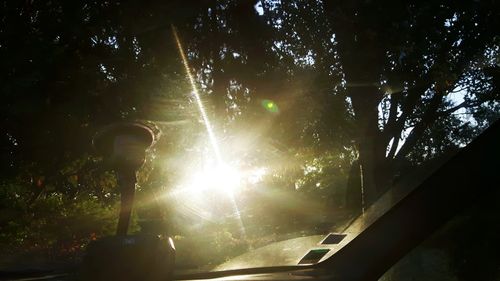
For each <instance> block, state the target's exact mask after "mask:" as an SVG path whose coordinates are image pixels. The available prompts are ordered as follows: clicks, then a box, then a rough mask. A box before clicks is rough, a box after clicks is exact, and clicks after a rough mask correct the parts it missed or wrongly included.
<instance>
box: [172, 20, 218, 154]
mask: <svg viewBox="0 0 500 281" xmlns="http://www.w3.org/2000/svg"><path fill="white" fill-rule="evenodd" d="M172 32H173V34H174V38H175V42H176V43H177V49H178V50H179V54H180V56H181V59H182V64H183V65H184V68H185V70H186V75H187V77H188V79H189V83H190V84H191V88H192V90H193V92H192V94H193V96H194V99H195V101H196V104H197V105H198V110H199V111H200V115H201V118H202V119H203V123H204V124H205V128H206V130H207V133H208V138H209V140H210V143H211V144H212V149H213V151H214V154H215V158H216V160H217V164H222V157H221V154H220V150H219V145H218V143H217V138H216V137H215V134H214V131H213V129H212V125H211V123H210V120H209V119H208V116H207V113H206V112H205V107H204V106H203V103H202V101H201V98H200V93H199V92H198V88H197V87H196V82H195V81H194V77H193V74H192V73H191V70H190V68H189V63H188V60H187V57H186V54H185V52H184V49H183V48H182V44H181V40H180V39H179V35H178V34H177V29H176V28H175V27H174V26H173V25H172Z"/></svg>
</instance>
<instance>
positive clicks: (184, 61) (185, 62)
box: [172, 25, 246, 237]
mask: <svg viewBox="0 0 500 281" xmlns="http://www.w3.org/2000/svg"><path fill="white" fill-rule="evenodd" d="M172 33H173V34H174V38H175V42H176V44H177V49H178V50H179V54H180V56H181V59H182V64H183V65H184V68H185V70H186V75H187V77H188V79H189V83H190V84H191V88H192V90H193V92H192V94H193V96H194V98H195V100H196V104H197V105H198V109H199V111H200V115H201V118H202V119H203V123H204V124H205V128H206V130H207V133H208V137H209V139H210V143H211V144H212V149H213V151H214V154H215V157H216V160H217V164H218V166H219V167H223V165H224V163H223V161H222V157H221V153H220V150H219V144H218V143H217V138H216V137H215V134H214V131H213V129H212V125H211V124H210V120H209V119H208V116H207V113H206V112H205V107H204V106H203V103H202V101H201V98H200V94H199V92H198V88H197V87H196V82H195V81H194V77H193V74H192V73H191V70H190V68H189V63H188V60H187V57H186V53H185V52H184V49H183V47H182V44H181V40H180V39H179V35H178V34H177V29H176V28H175V26H173V25H172ZM229 195H230V197H231V203H232V204H233V208H234V210H235V215H236V216H237V218H238V222H239V227H240V231H241V233H242V235H243V237H246V231H245V227H244V225H243V221H242V220H241V214H240V210H239V208H238V205H237V204H236V201H235V200H234V195H233V193H232V192H229Z"/></svg>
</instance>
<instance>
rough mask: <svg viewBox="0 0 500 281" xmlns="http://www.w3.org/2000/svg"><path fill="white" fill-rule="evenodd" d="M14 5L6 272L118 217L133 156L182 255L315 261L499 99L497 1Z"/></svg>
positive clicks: (152, 214)
mask: <svg viewBox="0 0 500 281" xmlns="http://www.w3.org/2000/svg"><path fill="white" fill-rule="evenodd" d="M0 11H1V12H0V22H1V23H0V54H1V55H0V58H1V61H2V63H1V64H0V71H1V77H2V82H1V83H0V84H1V85H0V91H1V93H2V102H1V103H0V116H1V118H0V122H1V124H0V127H1V128H2V130H1V134H0V141H1V142H0V145H1V150H0V157H1V158H0V159H1V161H0V165H1V168H0V248H1V249H2V251H1V253H0V271H12V270H27V269H51V268H64V267H68V266H71V265H74V264H77V263H79V262H80V260H81V258H82V256H83V254H84V252H85V249H86V246H87V245H88V244H89V243H90V242H92V241H96V240H99V239H101V238H103V237H106V236H112V235H115V232H116V229H117V224H118V214H119V210H120V194H121V193H123V192H124V190H125V189H123V188H122V187H119V186H120V184H121V183H123V178H122V176H121V175H120V171H123V170H122V169H124V168H123V167H125V166H127V165H128V166H127V168H130V167H131V166H130V165H132V164H130V163H132V162H133V163H134V165H135V164H137V167H136V166H134V167H136V168H137V173H135V170H134V171H133V172H134V174H136V178H134V180H136V183H135V200H134V203H133V209H132V214H131V220H130V225H129V226H128V234H137V235H146V234H153V235H162V236H165V237H167V236H168V237H171V238H172V239H173V242H174V244H175V247H176V270H178V271H179V272H181V271H182V272H200V271H213V270H225V269H236V268H244V267H266V266H280V265H297V264H299V263H305V264H309V263H315V262H318V261H320V260H321V259H324V258H326V257H328V255H331V254H333V251H331V252H329V253H328V254H327V252H328V251H330V249H332V248H331V247H330V246H325V245H323V244H321V242H322V241H323V239H325V237H326V236H327V235H328V234H329V233H334V234H336V235H338V236H332V237H330V239H333V240H336V241H337V242H336V243H332V245H333V244H338V243H341V241H342V240H343V239H344V238H345V237H348V238H347V239H346V240H345V241H344V242H342V243H346V241H349V239H351V238H352V237H350V236H349V235H354V234H353V232H352V231H354V230H352V229H353V228H352V227H353V225H352V223H353V221H354V220H355V219H356V218H357V217H358V216H360V215H364V214H366V212H367V211H368V210H369V209H370V206H372V204H373V203H374V202H376V201H377V200H378V199H380V198H382V200H381V201H379V202H378V203H377V204H378V206H379V207H377V208H378V209H377V210H378V211H376V212H375V213H374V216H375V215H376V214H380V212H383V211H386V210H387V209H388V208H390V206H391V205H392V204H393V203H394V202H396V201H397V200H398V199H397V198H400V197H401V196H404V194H406V192H407V191H408V190H410V189H411V188H412V187H414V186H415V185H416V184H417V183H418V182H420V181H421V180H422V179H424V178H425V177H426V176H427V175H428V174H429V173H431V172H432V171H433V170H434V169H436V168H437V167H439V166H440V165H441V164H442V163H444V162H445V161H446V160H447V159H449V158H450V157H451V156H452V155H454V154H455V153H456V152H457V151H458V150H460V148H462V147H464V146H466V145H467V144H468V143H469V142H470V141H471V140H472V139H474V138H475V137H476V136H477V135H478V134H480V133H481V132H482V131H483V130H484V129H485V128H487V127H488V126H489V125H490V124H492V123H493V122H494V121H495V120H497V118H498V117H499V116H500V104H499V101H500V94H499V83H500V80H499V79H500V41H499V39H500V37H499V36H498V30H497V28H496V27H498V26H500V23H499V22H498V21H499V19H500V17H498V8H497V7H496V6H495V4H494V3H493V1H490V2H488V1H473V2H470V3H469V2H463V3H462V2H461V1H460V2H457V3H449V2H446V1H430V2H426V1H417V2H409V3H403V2H401V3H395V2H391V3H376V2H374V1H348V2H345V3H344V2H338V3H337V2H336V1H322V0H314V1H279V0H265V1H264V0H257V1H236V0H223V1H197V2H193V3H190V4H187V3H186V1H177V0H175V1H153V2H151V3H142V2H140V1H136V2H125V1H17V2H16V1H6V2H4V3H3V4H2V5H1V8H0ZM124 122H137V123H138V124H141V126H145V127H146V128H147V130H146V131H148V132H150V133H151V134H152V139H153V141H152V145H151V146H150V147H149V144H148V146H145V147H147V150H146V152H145V154H144V155H142V154H141V153H142V152H141V151H140V149H139V150H138V149H136V148H134V147H133V146H134V144H135V143H137V142H139V141H144V140H143V139H140V137H139V136H137V135H133V136H132V137H130V136H125V137H124V136H123V135H124V134H125V133H124V132H123V131H119V132H118V133H116V136H117V139H119V141H118V140H114V142H112V143H111V144H110V145H107V146H103V147H104V148H102V150H99V149H100V148H99V147H98V145H97V144H96V142H97V141H96V138H97V137H96V134H97V133H98V132H101V134H100V135H99V134H97V136H102V128H106V126H108V125H110V124H124ZM137 123H134V124H137ZM107 128H109V127H107ZM115 132H116V131H115ZM131 147H132V148H131ZM118 148H120V149H121V148H123V149H125V148H126V149H129V150H127V151H128V152H127V153H123V154H119V153H117V152H116V151H115V150H117V149H118ZM141 149H142V147H141ZM134 157H138V158H137V159H138V160H137V161H138V162H137V161H136V162H134V160H133V158H134ZM134 159H135V158H134ZM142 160H144V161H143V162H142ZM129 162H130V163H129ZM132 178H133V177H132ZM394 186H397V187H398V188H399V189H393V187H394ZM388 191H390V192H389V193H387V192H388ZM384 194H386V195H385V197H383V196H384ZM395 194H398V195H397V196H396V195H395ZM122 195H123V194H122ZM381 206H383V207H381ZM370 218H371V217H370V216H368V217H365V219H364V220H363V221H365V222H369V221H371V219H370ZM356 225H357V224H354V226H356ZM349 227H351V228H350V229H351V230H348V229H349ZM356 229H357V231H362V229H363V227H359V228H356ZM350 231H351V232H350ZM343 235H346V236H345V237H344V236H343ZM313 248H318V249H319V252H315V253H312V254H311V256H308V257H307V258H305V259H303V258H304V256H305V255H306V254H307V253H308V252H309V251H310V250H311V249H313ZM321 249H323V250H321ZM324 249H327V250H328V251H326V250H324ZM321 251H324V252H321ZM320 252H321V253H320ZM318 253H320V254H321V256H320V258H319V259H316V260H315V259H314V258H312V257H313V256H314V254H318ZM323 254H324V255H323ZM263 257H265V258H263Z"/></svg>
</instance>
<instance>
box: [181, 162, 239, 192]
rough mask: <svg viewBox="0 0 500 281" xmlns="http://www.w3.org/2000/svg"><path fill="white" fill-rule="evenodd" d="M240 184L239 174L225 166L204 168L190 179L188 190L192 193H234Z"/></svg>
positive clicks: (237, 171)
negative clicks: (208, 191) (210, 191)
mask: <svg viewBox="0 0 500 281" xmlns="http://www.w3.org/2000/svg"><path fill="white" fill-rule="evenodd" d="M241 184H242V175H241V172H240V171H239V170H238V169H236V168H233V167H231V166H229V165H226V164H218V165H216V166H214V167H209V168H205V169H203V170H202V171H199V172H198V173H196V174H194V175H193V176H192V177H191V181H190V184H189V188H190V189H191V190H193V191H202V190H214V191H222V192H234V191H236V190H237V189H238V188H239V187H240V186H241Z"/></svg>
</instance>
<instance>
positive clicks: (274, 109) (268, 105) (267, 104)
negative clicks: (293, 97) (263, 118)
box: [261, 100, 279, 113]
mask: <svg viewBox="0 0 500 281" xmlns="http://www.w3.org/2000/svg"><path fill="white" fill-rule="evenodd" d="M261 104H262V107H264V109H265V110H267V111H269V112H271V113H278V112H279V108H278V105H276V103H275V102H274V101H272V100H262V102H261Z"/></svg>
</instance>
